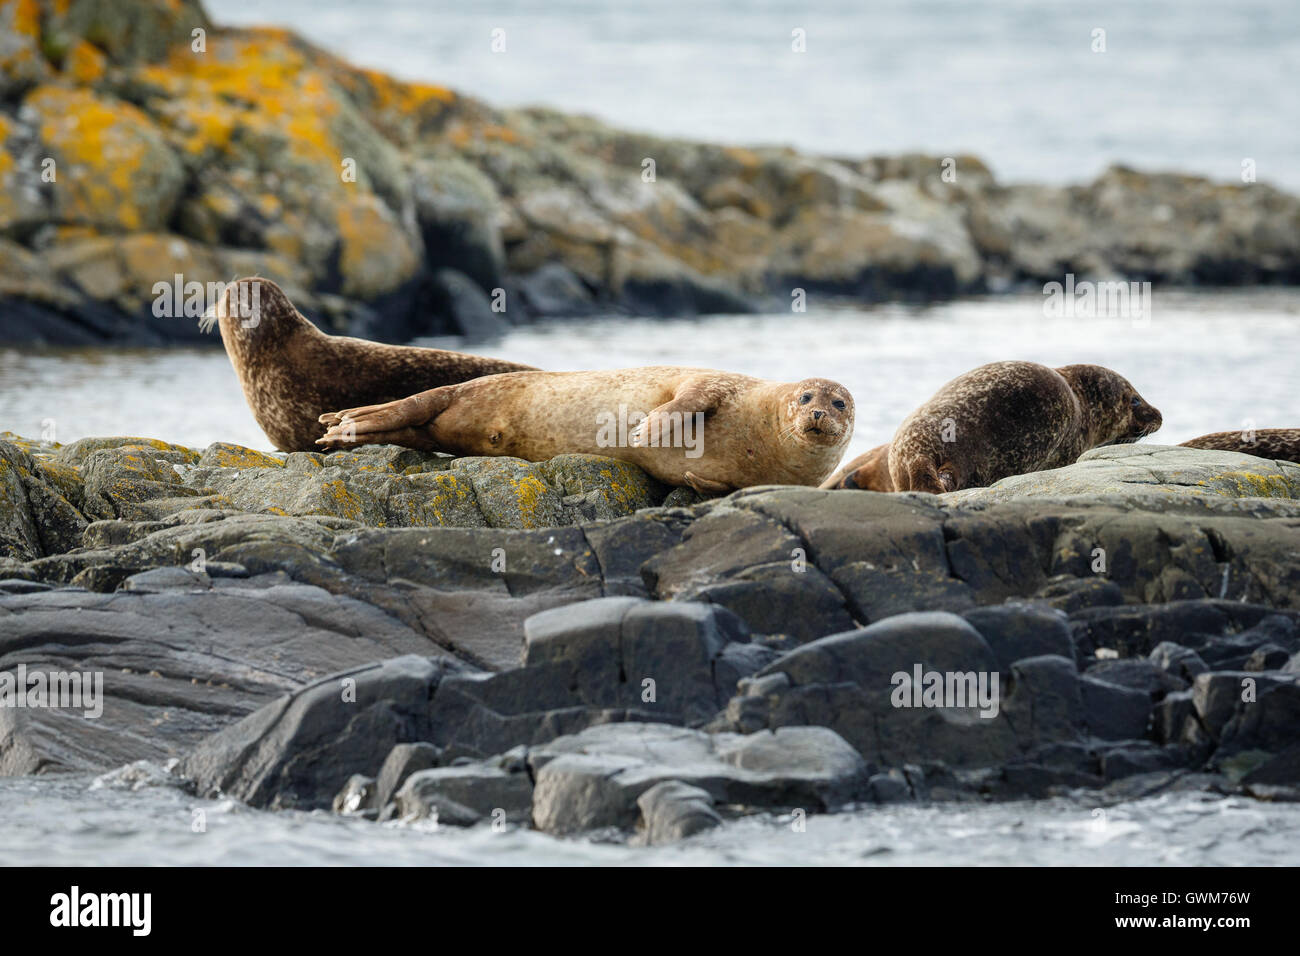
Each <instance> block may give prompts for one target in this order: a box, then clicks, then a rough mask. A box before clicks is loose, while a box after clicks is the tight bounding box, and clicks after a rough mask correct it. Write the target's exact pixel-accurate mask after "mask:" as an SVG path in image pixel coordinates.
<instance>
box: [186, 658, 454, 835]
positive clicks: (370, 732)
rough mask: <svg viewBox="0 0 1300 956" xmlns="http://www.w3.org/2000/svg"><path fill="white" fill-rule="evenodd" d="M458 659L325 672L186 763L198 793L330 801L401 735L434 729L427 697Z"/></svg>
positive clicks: (367, 772) (209, 742) (375, 764)
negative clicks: (334, 672)
mask: <svg viewBox="0 0 1300 956" xmlns="http://www.w3.org/2000/svg"><path fill="white" fill-rule="evenodd" d="M450 667H451V665H449V664H448V663H447V662H446V661H445V660H442V659H430V658H422V657H415V656H407V657H398V658H393V659H392V660H388V661H384V662H383V663H380V664H371V665H368V666H366V667H361V668H356V669H353V670H351V671H344V672H342V673H339V674H335V675H332V676H330V677H327V678H324V679H323V680H320V681H317V682H316V683H313V684H311V685H309V686H307V687H306V688H304V689H302V690H300V691H297V692H295V693H293V694H291V695H288V696H286V697H282V698H280V699H279V700H277V701H275V702H273V703H271V704H268V705H266V706H265V707H263V708H261V709H260V710H258V711H256V712H255V713H253V714H250V715H249V716H248V717H246V718H244V719H243V720H241V721H239V722H238V723H236V724H232V725H231V726H229V727H226V728H224V729H223V730H220V731H218V732H217V733H215V734H213V735H212V736H211V737H208V738H207V739H206V740H204V741H202V742H201V743H200V744H199V745H198V746H197V747H195V749H194V750H193V752H191V753H190V754H189V755H188V756H186V757H185V758H184V759H183V760H182V762H181V765H180V771H181V773H182V774H183V775H184V776H186V777H188V778H189V779H191V780H193V781H194V783H195V785H196V787H197V789H198V792H200V793H206V794H212V793H222V794H226V795H228V796H232V797H234V798H236V799H238V800H242V801H244V802H245V803H248V804H251V805H253V806H256V807H272V808H285V807H297V808H302V809H317V808H323V807H328V806H329V805H330V803H331V800H332V798H333V797H334V795H335V794H337V793H338V792H339V790H340V789H341V788H342V786H343V785H344V783H346V781H347V780H348V778H349V777H350V776H352V775H353V774H362V775H364V776H368V777H373V776H375V774H377V773H378V772H379V769H380V766H381V764H382V762H383V760H384V757H385V756H387V754H388V753H389V751H390V750H391V749H392V748H393V746H394V745H396V744H399V743H408V742H414V741H418V740H426V739H428V737H429V735H430V727H429V715H428V702H429V698H430V697H431V696H432V695H433V693H434V690H435V689H436V687H437V685H438V682H439V681H440V680H441V679H442V676H443V674H445V673H446V672H447V671H448V670H449V669H450ZM408 782H409V781H408Z"/></svg>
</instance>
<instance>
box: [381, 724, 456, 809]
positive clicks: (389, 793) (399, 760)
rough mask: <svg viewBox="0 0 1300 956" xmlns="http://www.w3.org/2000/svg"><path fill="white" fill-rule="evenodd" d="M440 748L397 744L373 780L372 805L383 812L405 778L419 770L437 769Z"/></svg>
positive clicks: (427, 744) (414, 744) (439, 760)
mask: <svg viewBox="0 0 1300 956" xmlns="http://www.w3.org/2000/svg"><path fill="white" fill-rule="evenodd" d="M442 758H443V751H442V748H440V747H437V746H434V745H433V744H431V743H428V742H425V741H419V742H417V743H413V744H397V745H396V746H395V747H393V749H392V750H390V751H389V752H388V756H387V757H385V758H384V762H383V765H382V766H380V768H379V775H378V777H377V778H376V780H375V799H374V805H375V806H376V807H377V808H379V809H380V810H383V809H384V808H386V807H387V806H388V804H389V802H390V801H391V800H392V799H393V795H394V794H396V793H397V791H398V790H400V789H401V787H402V784H404V783H405V782H406V778H407V777H409V776H410V775H411V774H413V773H417V772H419V771H421V770H428V769H430V768H431V767H437V766H439V765H440V764H441V763H442Z"/></svg>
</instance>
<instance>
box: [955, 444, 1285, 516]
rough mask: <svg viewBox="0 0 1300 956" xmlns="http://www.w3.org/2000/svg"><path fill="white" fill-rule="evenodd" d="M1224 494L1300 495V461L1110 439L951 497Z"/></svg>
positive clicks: (967, 499) (999, 498) (969, 499)
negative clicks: (1074, 456) (1046, 466)
mask: <svg viewBox="0 0 1300 956" xmlns="http://www.w3.org/2000/svg"><path fill="white" fill-rule="evenodd" d="M1126 493H1138V494H1151V493H1154V494H1168V495H1221V496H1223V497H1226V498H1290V499H1300V465H1297V464H1295V463H1293V462H1289V461H1268V460H1266V459H1263V458H1256V457H1254V456H1253V455H1243V454H1240V453H1238V452H1231V451H1207V450H1203V449H1199V448H1183V447H1181V446H1175V447H1167V446H1163V445H1147V444H1138V445H1110V446H1106V447H1103V448H1094V449H1092V450H1091V451H1087V452H1084V454H1083V455H1081V456H1080V458H1079V460H1078V461H1077V462H1075V463H1074V464H1073V465H1067V466H1065V467H1064V468H1053V469H1050V470H1048V471H1035V472H1030V473H1029V474H1025V475H1013V476H1011V477H1010V478H1003V479H1002V480H1001V481H998V482H996V483H995V484H993V485H991V486H989V487H988V488H970V489H967V490H964V491H955V492H951V493H949V494H948V495H945V496H944V497H945V498H946V499H947V500H950V501H960V502H982V501H1008V500H1011V499H1013V498H1021V497H1026V496H1034V495H1051V496H1053V497H1066V496H1070V495H1102V494H1126Z"/></svg>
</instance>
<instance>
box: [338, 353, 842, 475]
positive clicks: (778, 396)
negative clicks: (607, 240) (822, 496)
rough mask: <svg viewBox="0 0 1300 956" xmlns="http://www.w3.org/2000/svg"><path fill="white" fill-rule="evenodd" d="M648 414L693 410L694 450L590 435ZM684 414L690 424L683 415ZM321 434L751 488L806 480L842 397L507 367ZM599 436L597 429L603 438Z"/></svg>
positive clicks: (666, 374)
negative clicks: (607, 466) (610, 463)
mask: <svg viewBox="0 0 1300 956" xmlns="http://www.w3.org/2000/svg"><path fill="white" fill-rule="evenodd" d="M620 406H623V407H624V408H626V409H627V410H628V412H629V413H636V414H641V415H645V414H648V415H649V417H650V418H656V417H659V418H660V420H661V421H662V420H665V419H666V417H667V416H670V415H672V414H673V413H677V414H678V415H679V416H694V415H695V414H696V413H700V414H702V415H703V416H704V417H703V431H702V433H701V435H700V438H701V444H700V450H701V452H702V454H701V455H700V456H698V457H691V456H690V455H689V454H688V451H689V449H688V448H686V447H684V446H677V447H669V446H665V445H664V444H663V443H661V444H660V445H658V446H651V445H648V444H637V443H636V442H635V441H634V440H633V436H632V434H631V433H629V436H628V438H629V440H628V441H627V442H626V443H624V444H616V445H610V444H608V443H607V442H606V441H605V440H604V439H602V437H601V431H600V427H599V422H600V420H601V417H602V416H609V415H613V416H616V417H617V416H618V414H619V407H620ZM692 420H694V419H693V418H692ZM321 421H322V422H323V423H325V424H326V425H329V426H330V430H329V432H328V433H327V434H326V436H325V438H324V439H322V440H321V444H322V445H324V446H325V447H331V448H340V447H346V446H347V445H348V444H350V440H355V441H356V442H361V443H365V442H371V443H382V442H395V443H397V444H403V445H410V446H412V447H416V448H425V449H436V450H440V451H446V452H451V453H453V454H460V455H511V456H515V457H518V458H524V459H527V460H529V461H542V460H545V459H547V458H551V457H553V456H555V455H562V454H593V455H607V456H610V457H613V458H621V459H623V460H626V461H630V462H633V463H634V464H637V465H639V466H641V467H642V468H644V469H645V470H646V471H647V472H648V473H649V474H651V475H653V476H654V477H655V478H658V479H659V480H660V481H662V482H664V483H666V484H670V485H683V486H690V487H693V488H696V490H699V491H703V492H707V493H721V492H724V491H729V490H731V489H735V488H746V487H750V486H753V485H765V484H789V485H816V484H817V483H818V482H820V481H821V480H822V479H823V478H825V477H826V475H828V474H829V473H830V472H831V470H832V469H834V467H835V464H836V462H838V461H839V459H840V456H841V455H842V454H843V452H844V447H845V446H846V445H847V444H848V442H849V439H850V437H851V436H852V434H853V397H852V396H851V395H850V394H849V392H848V390H847V389H846V388H844V386H842V385H840V384H838V383H836V382H832V381H829V380H827V379H821V378H811V379H804V380H803V381H801V382H794V383H778V382H769V381H765V380H763V379H758V378H751V377H750V376H747V375H736V374H733V373H730V372H720V371H716V370H714V369H700V368H678V367H673V366H652V367H648V368H633V369H613V370H601V371H589V372H514V373H510V374H507V375H493V376H490V377H487V378H480V379H474V380H472V381H468V382H463V383H461V384H459V385H451V386H448V387H446V388H437V389H433V390H431V391H426V392H423V393H421V394H418V395H412V396H410V397H408V398H405V399H402V400H401V401H399V402H391V403H388V404H383V405H375V406H370V407H366V408H356V409H348V410H345V411H339V412H334V413H331V414H328V415H323V416H322V417H321ZM607 437H608V436H607V435H606V438H607Z"/></svg>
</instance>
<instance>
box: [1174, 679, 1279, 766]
mask: <svg viewBox="0 0 1300 956" xmlns="http://www.w3.org/2000/svg"><path fill="white" fill-rule="evenodd" d="M1206 676H1207V677H1210V678H1213V677H1214V676H1216V675H1206ZM1235 676H1236V675H1230V676H1229V677H1228V678H1226V679H1225V680H1224V681H1223V684H1224V685H1227V686H1223V687H1219V686H1218V683H1219V682H1217V681H1213V680H1211V682H1210V687H1209V688H1207V696H1208V698H1209V700H1208V703H1207V708H1210V709H1211V712H1212V713H1214V714H1215V716H1216V717H1221V716H1222V711H1221V710H1219V709H1214V708H1215V705H1216V704H1219V703H1220V701H1221V700H1222V697H1226V696H1227V695H1228V693H1230V692H1232V691H1236V692H1237V697H1236V699H1235V700H1233V704H1234V706H1235V710H1234V711H1233V713H1232V715H1231V717H1230V718H1229V719H1228V720H1227V722H1226V723H1224V724H1223V729H1222V731H1221V732H1220V734H1219V750H1218V752H1217V753H1216V759H1220V760H1222V759H1223V758H1225V757H1228V756H1231V755H1233V754H1236V753H1239V752H1241V751H1243V750H1262V751H1265V752H1266V753H1273V754H1276V753H1278V752H1281V751H1284V750H1287V751H1289V750H1290V748H1292V747H1293V746H1294V745H1295V742H1296V727H1297V726H1300V682H1297V681H1296V680H1294V679H1292V678H1289V677H1287V676H1285V675H1277V676H1276V677H1273V678H1270V677H1269V676H1267V675H1264V674H1258V675H1256V684H1255V685H1254V686H1253V687H1249V685H1248V687H1242V686H1241V685H1240V684H1238V685H1237V686H1236V687H1232V686H1231V684H1230V680H1231V678H1232V677H1235ZM1200 682H1201V678H1198V679H1197V686H1198V687H1199V685H1200ZM1248 688H1249V690H1250V692H1251V694H1253V695H1254V696H1253V697H1252V698H1248V699H1243V698H1247V694H1246V691H1247V689H1248ZM1193 689H1194V690H1195V689H1196V688H1193ZM1200 709H1201V708H1200V704H1199V702H1198V706H1197V710H1198V711H1200ZM1207 723H1208V721H1207ZM1262 782H1270V781H1262Z"/></svg>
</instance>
